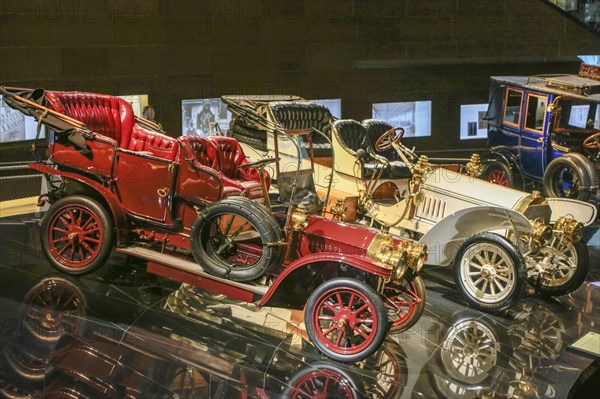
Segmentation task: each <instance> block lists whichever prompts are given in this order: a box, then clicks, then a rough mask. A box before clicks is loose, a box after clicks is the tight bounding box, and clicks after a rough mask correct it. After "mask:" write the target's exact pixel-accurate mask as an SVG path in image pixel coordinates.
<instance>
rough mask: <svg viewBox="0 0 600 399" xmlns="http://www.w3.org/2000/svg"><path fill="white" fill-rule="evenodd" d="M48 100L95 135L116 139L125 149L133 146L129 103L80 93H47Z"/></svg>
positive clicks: (55, 107) (105, 96)
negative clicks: (131, 144) (128, 145)
mask: <svg viewBox="0 0 600 399" xmlns="http://www.w3.org/2000/svg"><path fill="white" fill-rule="evenodd" d="M45 97H46V100H47V101H48V104H49V106H50V107H51V108H53V109H54V110H55V111H57V112H60V113H63V114H65V115H67V116H70V117H71V118H73V119H77V120H79V121H81V122H83V123H84V124H85V125H86V126H87V127H88V128H89V129H90V130H92V131H93V132H96V133H98V134H101V135H103V136H107V137H110V138H112V139H114V140H116V142H117V143H118V144H119V145H120V146H122V147H123V146H124V144H125V145H127V144H128V143H129V137H130V135H131V130H132V128H133V124H134V114H133V109H132V108H131V104H129V103H128V102H127V101H125V100H123V99H121V98H119V97H114V96H108V95H104V94H93V93H83V92H76V91H73V92H68V91H63V92H61V91H47V92H46V93H45Z"/></svg>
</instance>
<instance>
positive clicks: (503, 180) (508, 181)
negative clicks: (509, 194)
mask: <svg viewBox="0 0 600 399" xmlns="http://www.w3.org/2000/svg"><path fill="white" fill-rule="evenodd" d="M483 176H484V179H485V180H487V181H488V182H490V183H494V184H497V185H499V186H504V187H514V182H515V177H514V175H513V173H512V171H511V170H510V168H509V166H508V165H506V164H505V163H504V162H502V161H494V162H492V163H490V164H489V165H488V166H487V167H486V168H485V171H484V172H483Z"/></svg>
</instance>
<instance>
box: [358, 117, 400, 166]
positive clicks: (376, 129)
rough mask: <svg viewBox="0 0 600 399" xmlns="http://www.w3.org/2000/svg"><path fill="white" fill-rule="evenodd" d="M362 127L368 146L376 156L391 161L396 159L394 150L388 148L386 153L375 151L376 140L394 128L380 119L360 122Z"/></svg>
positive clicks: (396, 155)
mask: <svg viewBox="0 0 600 399" xmlns="http://www.w3.org/2000/svg"><path fill="white" fill-rule="evenodd" d="M362 125H363V126H364V127H365V129H366V130H367V138H368V144H369V145H370V146H371V149H372V150H373V151H374V152H375V153H376V154H378V155H381V156H383V157H384V158H386V159H388V160H390V161H393V160H397V159H398V154H397V153H396V150H394V149H393V148H390V149H389V150H386V151H377V150H376V149H375V143H376V142H377V140H378V139H379V138H380V137H381V136H382V135H383V134H384V133H385V132H387V131H388V130H390V129H392V128H393V127H394V126H393V125H392V124H391V123H389V122H386V121H384V120H381V119H365V120H363V121H362Z"/></svg>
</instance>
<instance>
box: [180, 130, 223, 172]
mask: <svg viewBox="0 0 600 399" xmlns="http://www.w3.org/2000/svg"><path fill="white" fill-rule="evenodd" d="M178 140H179V142H180V143H181V148H182V151H183V155H184V156H185V158H186V159H195V160H196V161H198V162H199V163H200V164H201V165H203V166H206V167H209V168H212V169H215V170H220V163H219V150H218V149H217V146H216V144H215V143H214V142H213V141H212V140H210V139H207V138H205V137H201V136H183V137H180V138H179V139H178Z"/></svg>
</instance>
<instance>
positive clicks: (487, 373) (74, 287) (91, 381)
mask: <svg viewBox="0 0 600 399" xmlns="http://www.w3.org/2000/svg"><path fill="white" fill-rule="evenodd" d="M0 244H1V246H0V251H1V257H0V276H1V277H0V301H1V302H0V323H1V324H0V326H1V328H2V333H1V344H0V346H1V349H2V352H1V355H2V357H1V360H0V362H1V363H0V366H1V367H0V369H1V373H0V386H1V389H2V391H1V392H0V393H1V394H2V395H4V396H6V397H19V398H21V397H31V396H34V397H50V398H63V397H64V398H79V397H85V398H96V397H100V398H121V397H122V398H125V397H131V398H134V397H138V398H175V397H179V398H191V397H198V398H204V397H209V398H246V397H256V398H271V397H298V398H313V397H317V398H336V397H340V398H347V397H350V398H358V397H367V398H396V397H406V398H432V397H441V398H476V397H502V398H504V397H515V398H528V397H531V398H537V397H553V398H566V397H593V396H588V395H595V397H597V392H598V391H597V385H596V384H597V383H596V381H597V379H598V378H599V373H598V365H599V364H598V361H597V360H596V359H595V358H594V357H591V356H587V355H583V354H580V353H578V352H574V351H572V350H571V349H569V348H568V345H569V344H570V343H572V342H573V341H575V340H576V339H577V338H579V337H580V336H582V335H584V334H585V333H586V332H589V331H595V332H600V312H598V307H600V287H598V286H597V285H594V284H592V282H593V281H600V266H599V264H600V250H598V249H597V248H591V250H590V251H591V252H590V254H591V259H590V261H591V272H590V275H589V276H588V282H586V283H585V284H584V285H583V286H582V287H580V289H578V290H577V291H576V292H575V293H573V294H571V295H569V296H566V297H562V298H558V299H547V298H538V297H528V298H526V299H524V300H522V301H521V302H520V303H519V305H518V306H517V307H515V308H514V309H512V311H511V312H509V313H508V314H506V315H502V316H491V315H487V314H483V313H481V312H478V311H475V310H472V309H469V308H468V307H467V306H466V305H465V304H464V303H463V302H462V301H461V300H460V298H459V297H458V295H457V293H456V291H455V289H454V287H453V286H452V284H449V283H444V282H440V281H439V280H431V279H426V283H427V288H428V290H427V295H428V298H427V306H426V310H425V313H424V315H423V317H422V318H421V320H420V321H419V323H418V324H417V325H415V326H414V327H413V328H412V329H410V330H409V331H407V332H405V333H402V334H398V335H396V336H392V337H390V338H389V339H388V340H386V342H385V344H384V346H383V347H382V348H381V350H380V351H379V352H377V353H376V354H375V355H374V356H372V357H371V358H369V359H368V360H367V361H364V362H362V363H359V364H354V365H343V364H338V363H335V362H331V361H329V360H327V359H325V358H323V357H321V356H320V355H319V354H318V353H317V351H316V349H315V348H314V347H313V346H312V345H311V344H309V343H307V342H306V340H304V339H302V338H301V336H302V332H301V331H299V330H298V329H297V328H296V327H295V324H294V321H295V320H298V316H299V315H298V314H294V313H291V312H289V311H282V310H280V309H263V310H259V309H257V308H254V307H252V306H244V305H242V304H240V303H239V302H235V301H231V300H228V299H226V298H223V297H220V296H215V295H210V294H208V293H205V292H202V291H197V290H193V289H191V288H190V287H187V286H181V285H179V284H176V283H173V282H171V281H167V280H163V279H160V278H157V277H155V276H152V275H149V274H147V273H146V272H145V271H144V267H143V265H141V264H139V263H137V262H136V261H135V260H132V259H127V258H124V257H122V256H118V255H114V256H112V257H111V259H110V261H109V262H108V263H107V264H106V265H105V266H104V267H103V268H101V269H100V270H99V271H98V272H96V273H94V274H91V275H86V276H84V277H79V278H74V277H69V276H65V275H63V274H60V273H58V272H56V271H54V270H53V269H52V268H51V267H50V266H49V265H48V264H47V262H46V260H45V259H44V257H43V255H42V253H41V252H40V250H39V239H38V223H37V222H36V221H35V220H34V219H32V220H28V219H27V218H13V219H11V220H7V219H4V220H0Z"/></svg>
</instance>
